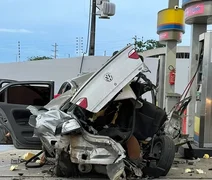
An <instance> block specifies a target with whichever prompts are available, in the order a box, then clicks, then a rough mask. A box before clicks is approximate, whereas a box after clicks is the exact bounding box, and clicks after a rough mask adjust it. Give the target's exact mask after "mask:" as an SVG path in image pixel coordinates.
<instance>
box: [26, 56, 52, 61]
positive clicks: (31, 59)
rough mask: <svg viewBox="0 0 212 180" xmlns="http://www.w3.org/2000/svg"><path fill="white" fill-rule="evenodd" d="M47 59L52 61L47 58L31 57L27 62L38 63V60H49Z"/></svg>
mask: <svg viewBox="0 0 212 180" xmlns="http://www.w3.org/2000/svg"><path fill="white" fill-rule="evenodd" d="M49 59H52V58H51V57H48V56H33V57H30V58H28V61H40V60H49Z"/></svg>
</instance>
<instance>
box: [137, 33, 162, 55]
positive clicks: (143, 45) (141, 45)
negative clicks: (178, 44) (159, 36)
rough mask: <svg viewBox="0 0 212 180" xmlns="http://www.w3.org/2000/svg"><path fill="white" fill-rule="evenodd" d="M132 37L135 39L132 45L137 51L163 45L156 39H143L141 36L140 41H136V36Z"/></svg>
mask: <svg viewBox="0 0 212 180" xmlns="http://www.w3.org/2000/svg"><path fill="white" fill-rule="evenodd" d="M133 39H134V40H135V43H134V45H135V48H136V50H137V51H138V52H144V51H147V50H150V49H156V48H160V47H165V45H163V44H160V43H159V41H156V40H154V39H149V40H146V41H144V40H143V38H142V40H141V41H138V40H137V37H136V36H135V38H133Z"/></svg>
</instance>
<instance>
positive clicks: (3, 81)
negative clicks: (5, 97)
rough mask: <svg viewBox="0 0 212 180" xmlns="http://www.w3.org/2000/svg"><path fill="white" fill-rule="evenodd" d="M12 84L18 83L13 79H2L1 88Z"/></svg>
mask: <svg viewBox="0 0 212 180" xmlns="http://www.w3.org/2000/svg"><path fill="white" fill-rule="evenodd" d="M12 82H16V80H12V79H0V88H2V87H4V86H5V85H7V84H9V83H12Z"/></svg>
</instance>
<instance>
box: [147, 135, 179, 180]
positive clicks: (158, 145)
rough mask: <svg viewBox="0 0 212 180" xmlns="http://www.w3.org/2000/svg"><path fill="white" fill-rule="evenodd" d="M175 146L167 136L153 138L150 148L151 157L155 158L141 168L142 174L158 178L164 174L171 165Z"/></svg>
mask: <svg viewBox="0 0 212 180" xmlns="http://www.w3.org/2000/svg"><path fill="white" fill-rule="evenodd" d="M175 152H176V147H175V144H174V141H173V140H172V139H171V138H170V137H168V136H164V135H163V136H159V137H157V138H155V140H154V143H153V148H152V155H153V157H154V158H153V159H157V160H156V161H152V160H151V161H152V162H153V166H152V165H148V166H146V167H144V168H143V173H144V175H147V176H149V177H154V178H159V177H160V176H166V175H167V174H168V172H169V170H170V169H171V167H172V164H173V161H174V158H175Z"/></svg>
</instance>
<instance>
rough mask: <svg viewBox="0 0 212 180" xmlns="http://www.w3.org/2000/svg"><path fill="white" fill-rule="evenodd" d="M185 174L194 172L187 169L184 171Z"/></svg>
mask: <svg viewBox="0 0 212 180" xmlns="http://www.w3.org/2000/svg"><path fill="white" fill-rule="evenodd" d="M185 173H194V170H191V169H189V168H187V169H185Z"/></svg>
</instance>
